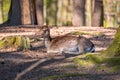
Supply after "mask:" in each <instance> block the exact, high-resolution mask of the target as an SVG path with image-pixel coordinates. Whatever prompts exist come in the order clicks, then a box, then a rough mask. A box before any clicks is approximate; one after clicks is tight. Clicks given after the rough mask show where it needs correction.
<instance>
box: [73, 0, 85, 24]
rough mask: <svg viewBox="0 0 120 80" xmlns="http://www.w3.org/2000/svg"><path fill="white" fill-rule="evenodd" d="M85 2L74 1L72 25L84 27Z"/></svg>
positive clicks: (82, 0)
mask: <svg viewBox="0 0 120 80" xmlns="http://www.w3.org/2000/svg"><path fill="white" fill-rule="evenodd" d="M84 12H85V0H73V12H72V24H73V25H74V26H83V25H84V23H85V14H84Z"/></svg>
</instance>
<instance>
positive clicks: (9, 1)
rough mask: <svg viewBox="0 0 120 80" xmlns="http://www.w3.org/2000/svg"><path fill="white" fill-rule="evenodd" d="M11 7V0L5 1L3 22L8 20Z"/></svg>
mask: <svg viewBox="0 0 120 80" xmlns="http://www.w3.org/2000/svg"><path fill="white" fill-rule="evenodd" d="M10 5H11V0H3V6H2V10H3V20H4V22H5V21H7V20H8V12H9V9H10Z"/></svg>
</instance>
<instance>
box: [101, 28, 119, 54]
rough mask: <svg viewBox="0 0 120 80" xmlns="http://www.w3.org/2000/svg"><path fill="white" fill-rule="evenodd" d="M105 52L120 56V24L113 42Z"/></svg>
mask: <svg viewBox="0 0 120 80" xmlns="http://www.w3.org/2000/svg"><path fill="white" fill-rule="evenodd" d="M103 53H104V54H105V55H108V56H120V26H119V28H118V30H117V33H116V34H115V38H114V40H113V42H112V44H111V45H110V46H109V47H108V48H107V50H105V51H104V52H103Z"/></svg>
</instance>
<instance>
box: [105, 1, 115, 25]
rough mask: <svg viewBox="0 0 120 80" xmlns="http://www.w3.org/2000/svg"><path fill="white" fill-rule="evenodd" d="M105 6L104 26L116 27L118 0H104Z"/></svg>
mask: <svg viewBox="0 0 120 80" xmlns="http://www.w3.org/2000/svg"><path fill="white" fill-rule="evenodd" d="M103 6H104V27H114V26H116V25H115V22H116V19H115V15H116V0H114V1H113V2H112V1H110V0H103Z"/></svg>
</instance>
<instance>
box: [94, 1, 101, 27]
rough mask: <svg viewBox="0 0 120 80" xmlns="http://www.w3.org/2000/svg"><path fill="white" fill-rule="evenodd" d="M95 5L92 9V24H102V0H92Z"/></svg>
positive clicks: (97, 25)
mask: <svg viewBox="0 0 120 80" xmlns="http://www.w3.org/2000/svg"><path fill="white" fill-rule="evenodd" d="M94 1H95V2H94V3H95V4H93V5H95V6H94V7H93V8H92V9H93V12H92V26H96V27H99V26H102V21H103V17H102V16H103V9H102V4H103V3H102V1H99V0H94Z"/></svg>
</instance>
